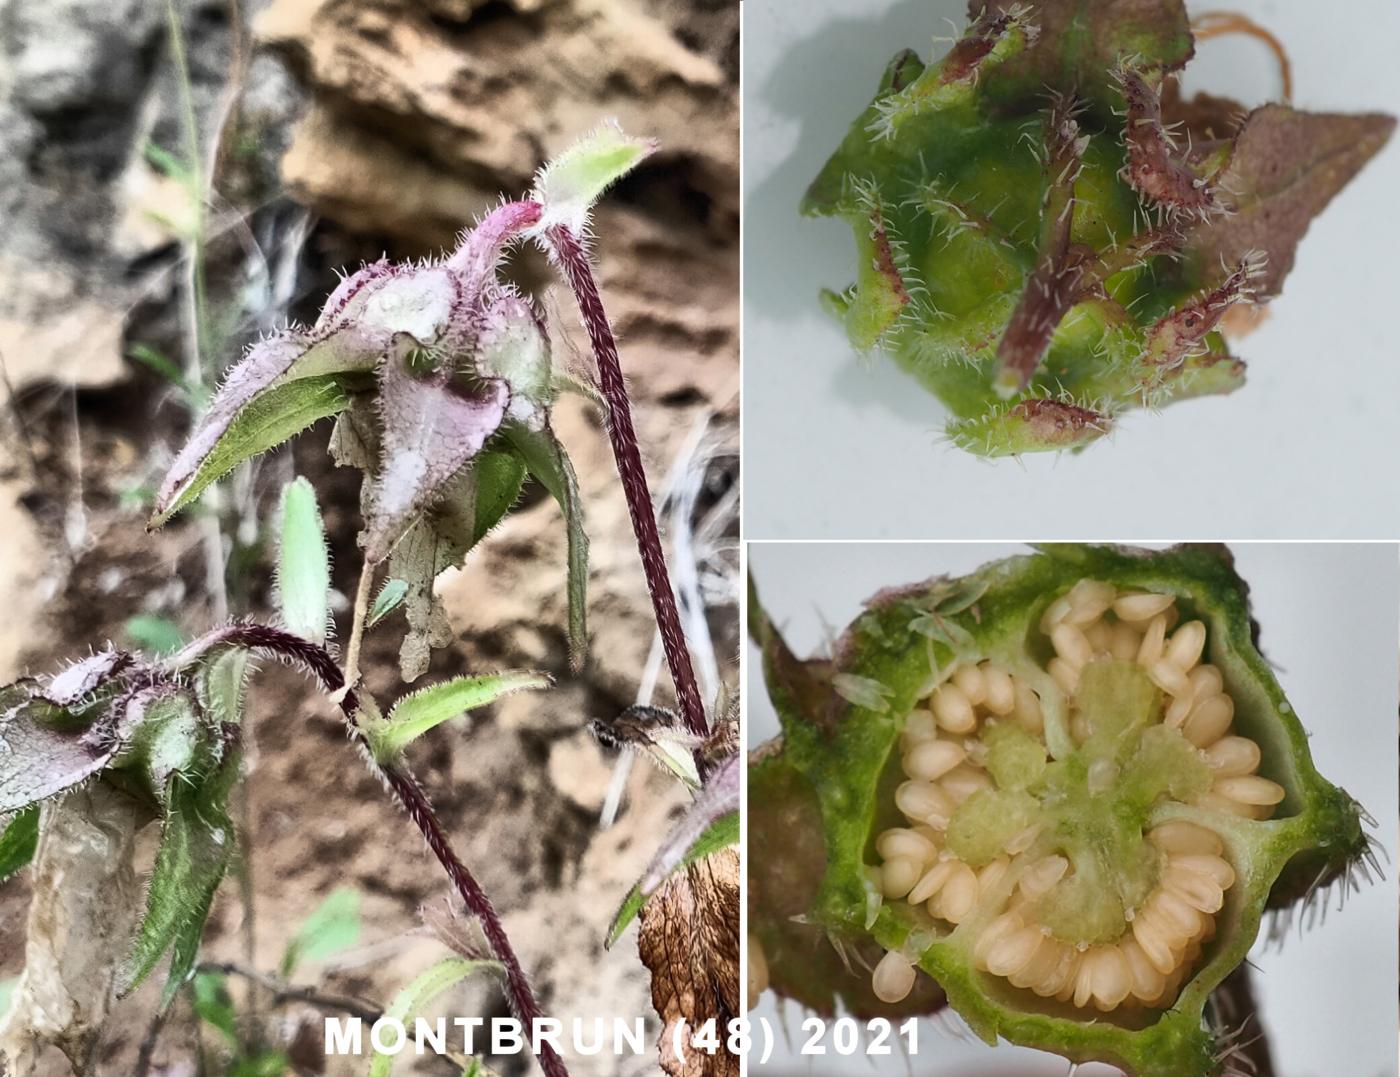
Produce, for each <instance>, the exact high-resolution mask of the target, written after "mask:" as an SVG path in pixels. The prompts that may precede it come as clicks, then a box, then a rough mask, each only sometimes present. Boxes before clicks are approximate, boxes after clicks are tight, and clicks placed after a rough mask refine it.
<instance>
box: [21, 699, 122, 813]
mask: <svg viewBox="0 0 1400 1077" xmlns="http://www.w3.org/2000/svg"><path fill="white" fill-rule="evenodd" d="M18 695H19V698H16V692H15V690H14V689H13V688H11V689H6V690H4V691H2V692H0V813H4V812H13V811H20V810H22V809H24V808H27V807H29V806H30V805H31V804H37V803H38V802H39V801H41V800H46V799H48V798H49V797H51V796H54V795H55V794H57V793H61V792H63V790H65V789H68V788H71V787H72V786H75V785H77V784H79V783H80V782H83V781H85V780H86V779H88V778H90V777H91V776H92V775H94V774H96V773H97V772H98V771H100V770H102V768H103V767H105V766H106V765H107V764H108V763H109V762H111V760H112V758H113V756H115V755H116V754H117V751H118V750H119V749H120V748H121V747H122V742H121V740H120V738H119V736H118V731H117V728H116V724H115V722H114V721H113V719H112V717H111V715H110V714H109V713H106V712H104V713H103V714H102V715H101V716H100V720H99V721H98V722H97V723H95V724H93V725H92V726H85V725H83V724H76V725H75V724H74V723H73V721H72V718H71V716H70V715H69V714H68V713H67V712H66V711H63V710H61V709H59V708H56V707H55V706H54V705H53V704H52V703H50V702H48V701H47V700H43V699H31V698H30V697H29V695H28V693H27V692H24V691H23V690H19V693H18Z"/></svg>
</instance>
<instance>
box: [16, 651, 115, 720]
mask: <svg viewBox="0 0 1400 1077" xmlns="http://www.w3.org/2000/svg"><path fill="white" fill-rule="evenodd" d="M131 663H132V658H131V656H130V655H129V654H125V653H123V652H122V651H98V652H97V653H96V654H93V655H89V656H88V657H87V658H82V659H79V660H78V661H76V662H74V663H73V664H72V665H71V666H68V667H67V668H66V669H64V670H61V671H60V672H58V673H55V674H54V675H53V676H51V677H46V678H44V680H43V688H42V689H41V690H40V691H39V692H36V693H35V695H36V696H39V697H41V698H43V699H46V700H48V701H49V702H50V703H52V704H53V705H54V706H55V707H77V706H79V705H81V704H82V703H83V702H84V700H86V699H87V697H89V696H91V695H92V694H93V693H94V692H96V691H97V690H98V689H100V688H102V687H103V686H104V685H106V684H109V683H110V682H111V681H112V679H113V678H115V677H116V676H117V675H118V674H119V673H121V671H122V670H123V669H126V668H127V667H129V666H130V665H131Z"/></svg>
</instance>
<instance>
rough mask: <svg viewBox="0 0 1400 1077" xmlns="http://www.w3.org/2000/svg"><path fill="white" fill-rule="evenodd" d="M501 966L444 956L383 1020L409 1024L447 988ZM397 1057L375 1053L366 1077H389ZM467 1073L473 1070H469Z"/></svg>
mask: <svg viewBox="0 0 1400 1077" xmlns="http://www.w3.org/2000/svg"><path fill="white" fill-rule="evenodd" d="M500 967H501V966H500V965H499V964H497V963H496V962H495V961H472V960H468V959H467V958H464V957H447V958H444V959H443V960H441V961H439V962H438V963H437V964H436V965H432V966H430V967H429V968H428V969H427V970H425V971H424V972H421V973H419V975H418V976H417V977H416V978H415V979H414V981H413V982H412V983H410V984H409V985H408V986H407V987H405V988H404V989H403V990H402V991H400V992H399V993H398V994H397V995H395V996H394V1001H393V1002H392V1003H391V1004H390V1006H389V1009H388V1010H386V1011H385V1013H384V1016H385V1017H392V1018H395V1019H396V1020H399V1021H402V1022H404V1024H408V1023H409V1021H410V1018H412V1017H413V1016H414V1015H416V1014H418V1013H419V1012H420V1011H421V1010H422V1009H423V1007H424V1006H427V1005H428V1004H429V1003H430V1002H432V1001H433V999H435V998H437V997H438V996H439V995H441V994H442V993H443V992H444V991H446V990H447V989H448V988H451V987H455V986H456V985H457V984H459V983H461V982H462V981H463V980H465V979H466V978H467V977H468V976H470V975H472V973H475V972H496V971H499V970H500ZM396 1057H397V1056H396V1055H390V1054H384V1053H382V1052H380V1051H376V1052H375V1053H374V1059H373V1061H371V1062H370V1064H369V1077H389V1074H390V1073H392V1072H393V1069H394V1059H395V1058H396ZM467 1072H468V1073H471V1072H473V1070H468V1071H467Z"/></svg>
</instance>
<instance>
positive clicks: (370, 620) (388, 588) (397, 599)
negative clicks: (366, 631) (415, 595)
mask: <svg viewBox="0 0 1400 1077" xmlns="http://www.w3.org/2000/svg"><path fill="white" fill-rule="evenodd" d="M407 594H408V582H407V581H406V580H397V579H391V580H385V581H384V586H383V587H381V588H380V589H379V594H377V595H376V596H375V598H374V603H373V605H371V606H370V608H369V616H368V617H366V618H365V627H366V628H373V627H374V626H375V625H377V624H378V623H379V622H380V621H382V620H384V618H385V617H388V616H389V614H391V613H393V612H394V611H395V610H396V609H398V608H399V607H400V606H402V605H403V600H404V596H406V595H407Z"/></svg>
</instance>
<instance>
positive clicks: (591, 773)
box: [549, 730, 612, 812]
mask: <svg viewBox="0 0 1400 1077" xmlns="http://www.w3.org/2000/svg"><path fill="white" fill-rule="evenodd" d="M611 776H612V761H611V760H610V759H605V758H604V757H603V753H602V750H601V749H600V748H599V747H598V742H597V741H596V740H594V739H593V736H592V734H590V733H589V732H588V731H587V730H579V732H577V733H575V734H574V735H573V736H571V737H568V738H567V739H565V740H561V741H558V742H557V743H555V744H554V746H553V747H551V748H550V750H549V781H550V784H551V785H553V786H554V788H555V789H556V790H558V792H559V793H560V794H561V795H563V796H566V797H568V798H569V799H570V800H572V801H573V802H574V803H575V804H577V805H578V806H579V807H580V808H583V809H584V810H585V811H588V812H597V811H598V809H599V808H601V807H602V806H603V797H604V796H605V795H606V794H607V791H608V780H609V778H610V777H611Z"/></svg>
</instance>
